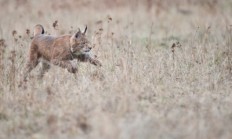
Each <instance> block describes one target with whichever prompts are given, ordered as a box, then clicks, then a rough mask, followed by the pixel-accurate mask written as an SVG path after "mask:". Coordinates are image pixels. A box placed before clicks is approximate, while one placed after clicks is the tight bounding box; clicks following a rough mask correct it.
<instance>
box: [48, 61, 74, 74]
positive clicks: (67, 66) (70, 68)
mask: <svg viewBox="0 0 232 139" xmlns="http://www.w3.org/2000/svg"><path fill="white" fill-rule="evenodd" d="M51 63H52V64H54V65H57V66H60V67H62V68H65V69H67V70H68V71H69V72H70V73H76V72H77V68H76V67H73V65H72V64H71V62H70V61H68V60H58V59H54V60H51Z"/></svg>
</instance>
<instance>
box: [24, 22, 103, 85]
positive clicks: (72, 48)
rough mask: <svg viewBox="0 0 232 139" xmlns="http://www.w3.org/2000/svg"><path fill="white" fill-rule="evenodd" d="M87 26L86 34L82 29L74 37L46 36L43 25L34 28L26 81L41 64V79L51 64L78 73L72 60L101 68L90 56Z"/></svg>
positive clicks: (25, 76)
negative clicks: (40, 63)
mask: <svg viewBox="0 0 232 139" xmlns="http://www.w3.org/2000/svg"><path fill="white" fill-rule="evenodd" d="M86 31H87V26H86V27H85V30H84V32H81V31H80V29H79V30H78V31H77V32H76V33H74V34H73V35H63V36H59V37H54V36H51V35H45V34H44V28H43V26H42V25H39V24H38V25H36V26H35V27H34V38H33V40H32V42H31V46H30V50H29V60H28V62H27V65H26V69H25V74H24V81H26V78H27V76H28V74H29V73H30V72H31V71H32V69H34V68H35V67H36V66H37V65H38V63H39V62H42V70H41V73H40V76H41V78H42V77H43V75H44V73H45V72H47V71H48V70H49V68H50V64H53V65H57V66H60V67H62V68H65V69H67V70H68V71H69V72H70V73H76V72H77V71H78V69H77V67H75V66H73V65H72V62H71V61H72V60H74V59H77V60H78V61H81V62H90V63H91V64H93V65H96V66H101V62H99V61H98V60H97V59H96V58H92V57H91V56H90V54H89V52H90V50H91V49H92V47H91V45H90V42H89V41H88V39H87V38H86V35H85V34H86Z"/></svg>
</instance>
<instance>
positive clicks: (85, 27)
mask: <svg viewBox="0 0 232 139" xmlns="http://www.w3.org/2000/svg"><path fill="white" fill-rule="evenodd" d="M86 31H87V25H86V26H85V31H84V32H83V34H85V33H86Z"/></svg>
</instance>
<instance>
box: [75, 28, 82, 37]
mask: <svg viewBox="0 0 232 139" xmlns="http://www.w3.org/2000/svg"><path fill="white" fill-rule="evenodd" d="M80 35H81V30H80V28H78V32H76V33H75V34H74V36H75V38H78V37H79V36H80Z"/></svg>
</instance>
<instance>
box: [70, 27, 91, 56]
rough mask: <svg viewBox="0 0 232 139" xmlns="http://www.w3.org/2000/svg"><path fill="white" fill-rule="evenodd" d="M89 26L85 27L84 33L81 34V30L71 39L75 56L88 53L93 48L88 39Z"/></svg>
mask: <svg viewBox="0 0 232 139" xmlns="http://www.w3.org/2000/svg"><path fill="white" fill-rule="evenodd" d="M86 31H87V26H86V27H85V30H84V32H81V31H80V29H79V30H78V31H77V32H76V33H74V34H73V35H72V37H71V38H70V47H71V48H70V50H71V52H72V53H73V54H75V55H80V54H85V53H88V52H89V51H90V50H91V49H92V47H91V46H90V42H89V41H88V39H87V38H86V35H85V33H86Z"/></svg>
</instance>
